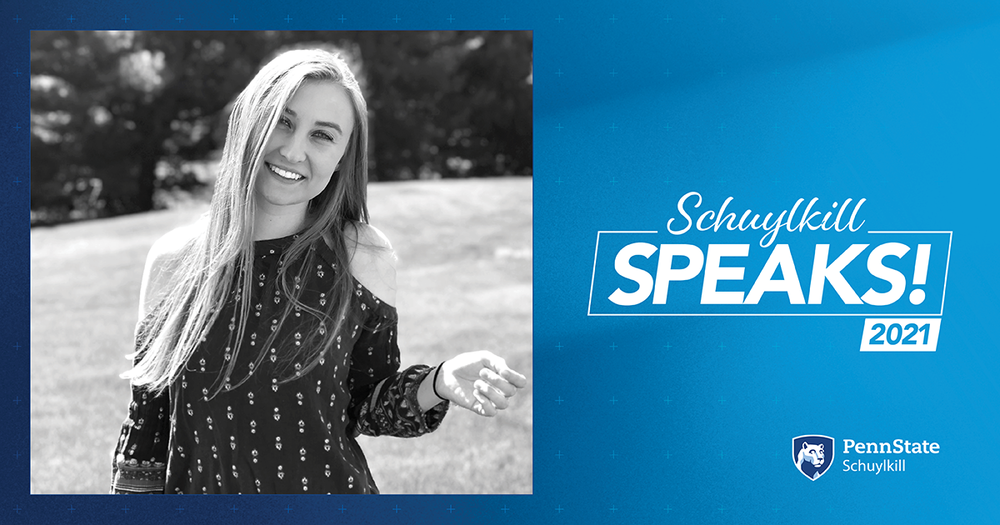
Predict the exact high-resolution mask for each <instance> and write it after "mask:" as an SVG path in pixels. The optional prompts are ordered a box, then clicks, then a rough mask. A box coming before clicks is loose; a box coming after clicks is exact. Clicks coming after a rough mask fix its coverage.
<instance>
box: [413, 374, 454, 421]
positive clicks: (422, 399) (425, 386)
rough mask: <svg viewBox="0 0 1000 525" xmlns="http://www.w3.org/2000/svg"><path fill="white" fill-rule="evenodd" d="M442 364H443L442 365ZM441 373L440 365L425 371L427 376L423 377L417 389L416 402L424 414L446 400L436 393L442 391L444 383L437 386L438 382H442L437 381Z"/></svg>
mask: <svg viewBox="0 0 1000 525" xmlns="http://www.w3.org/2000/svg"><path fill="white" fill-rule="evenodd" d="M442 364H444V363H442ZM440 372H441V365H438V366H437V367H436V368H431V369H429V370H428V371H427V375H426V376H424V379H423V381H421V382H420V386H419V387H418V389H417V401H418V402H419V403H420V409H421V410H422V411H424V412H426V411H428V410H430V409H432V408H434V407H436V406H438V405H439V404H441V403H442V402H444V401H447V399H445V398H443V397H441V395H440V394H439V393H438V392H442V391H443V390H444V383H443V382H442V383H441V385H438V384H437V382H438V381H443V379H439V376H440V375H441V374H440Z"/></svg>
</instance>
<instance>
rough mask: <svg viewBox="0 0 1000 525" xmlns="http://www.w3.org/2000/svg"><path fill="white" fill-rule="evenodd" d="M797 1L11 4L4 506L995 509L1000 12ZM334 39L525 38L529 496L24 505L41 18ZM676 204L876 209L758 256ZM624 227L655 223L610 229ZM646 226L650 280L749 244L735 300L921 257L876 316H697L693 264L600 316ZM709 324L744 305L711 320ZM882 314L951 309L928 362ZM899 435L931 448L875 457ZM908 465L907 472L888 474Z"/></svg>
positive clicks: (557, 513) (632, 517) (781, 303)
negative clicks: (781, 283) (342, 33)
mask: <svg viewBox="0 0 1000 525" xmlns="http://www.w3.org/2000/svg"><path fill="white" fill-rule="evenodd" d="M799 4H801V3H799V2H777V1H774V2H761V3H755V4H745V3H739V4H731V3H722V2H699V3H690V2H687V3H679V2H678V3H670V4H663V3H660V2H656V3H652V2H651V3H648V4H638V3H635V4H629V5H612V4H603V3H584V4H580V3H566V2H559V3H554V4H550V5H541V4H539V3H537V2H530V3H529V2H499V3H492V4H491V5H489V6H487V7H482V8H473V7H470V6H469V5H468V4H466V3H459V2H434V3H431V4H430V5H426V4H424V5H420V6H417V5H413V4H411V3H402V2H393V3H389V4H382V5H378V6H373V7H367V6H365V5H361V4H354V5H334V4H330V3H328V2H324V3H320V2H310V3H299V4H296V5H277V4H259V5H253V6H248V5H236V4H231V5H221V6H216V5H209V4H206V3H192V2H181V3H179V4H175V5H173V6H170V7H163V6H159V5H152V4H135V3H124V2H109V3H100V4H98V3H96V2H91V3H81V2H60V1H56V2H46V3H45V4H44V5H39V6H30V7H29V6H28V5H27V4H26V3H23V2H22V3H21V4H20V5H18V4H14V3H7V4H4V5H3V6H2V7H0V25H2V27H3V29H4V31H2V32H0V35H2V36H0V38H2V39H3V45H4V49H5V53H4V56H3V59H2V60H0V67H2V70H0V74H2V75H3V76H2V77H0V78H2V79H3V80H2V81H0V89H3V96H2V97H0V104H3V113H2V114H3V115H4V116H3V117H2V118H0V124H2V125H0V140H2V141H3V148H4V151H5V152H6V153H7V158H6V159H5V160H6V162H5V168H6V169H5V170H4V172H3V176H2V177H0V184H2V185H3V188H4V191H3V193H2V195H3V197H2V199H0V203H2V204H0V217H2V219H3V221H4V241H5V242H4V246H5V249H6V250H5V255H6V256H5V257H4V258H3V259H2V265H3V269H2V272H0V274H2V275H3V277H4V284H5V287H4V289H5V293H6V295H5V301H4V302H3V306H2V308H3V309H4V314H5V316H4V318H5V320H6V322H5V323H4V331H3V333H4V337H3V338H2V341H3V344H5V345H7V346H6V354H5V355H6V356H7V368H8V372H7V381H5V382H4V383H3V384H2V385H0V414H3V415H4V416H5V418H4V422H5V424H4V427H3V430H2V431H0V452H3V453H4V454H6V456H5V458H6V459H4V460H2V461H0V487H2V489H0V522H3V523H131V522H153V521H154V520H155V521H159V520H161V519H164V518H165V519H168V520H174V521H181V520H185V521H190V522H194V523H203V522H211V523H220V522H226V523H230V522H244V521H250V520H259V521H261V522H268V523H330V522H335V523H339V522H350V523H395V522H399V523H449V522H456V523H472V522H474V523H671V522H677V523H807V522H808V523H831V524H840V523H990V522H996V521H1000V497H998V495H1000V478H998V477H997V476H996V475H995V473H994V470H995V469H994V468H993V467H992V465H996V464H998V463H1000V447H997V446H995V443H996V442H997V441H998V440H1000V357H998V350H1000V349H998V340H1000V338H998V335H997V323H996V318H997V315H998V313H1000V306H998V304H1000V303H998V301H997V297H998V292H1000V289H998V288H1000V287H998V285H997V270H996V268H997V261H998V260H1000V257H998V256H1000V248H998V235H997V230H996V222H997V221H996V212H995V210H996V208H997V206H996V202H997V193H998V190H1000V182H998V180H1000V162H998V157H997V148H998V145H1000V127H998V126H997V123H998V122H1000V99H998V97H997V93H1000V60H998V53H997V51H998V50H1000V7H998V6H997V5H996V4H986V3H980V2H973V1H964V2H963V1H960V2H927V3H917V4H913V3H908V2H900V1H887V2H877V3H873V2H841V3H836V4H827V5H799ZM449 17H452V18H453V20H449ZM126 18H127V21H126V20H125V19H126ZM234 19H235V20H234ZM341 27H342V28H344V29H372V30H396V29H399V30H412V29H504V28H507V29H529V30H532V31H534V57H533V59H534V73H533V79H534V108H535V132H534V137H535V142H536V144H535V147H534V151H535V152H536V154H535V159H534V174H535V178H534V191H535V195H534V203H535V208H534V220H535V223H534V302H535V304H534V312H535V318H534V334H535V335H534V338H535V341H534V342H535V347H534V356H535V363H534V370H535V376H534V377H532V378H530V379H531V381H532V382H533V385H534V389H535V390H534V393H535V397H534V399H535V406H534V428H535V432H536V433H535V439H534V455H535V457H534V482H533V487H534V494H533V495H531V496H502V495H497V496H474V497H473V496H391V495H390V496H378V497H363V498H359V497H341V496H333V497H292V496H268V497H252V498H239V497H201V498H199V497H177V498H173V497H171V498H163V497H159V498H155V497H154V498H146V497H139V498H119V497H108V496H33V495H29V494H28V478H29V469H30V458H29V457H28V455H27V453H28V449H29V446H28V443H29V440H30V399H29V392H30V385H29V384H28V365H29V363H28V352H27V348H28V345H29V344H30V342H29V341H28V340H27V339H28V328H27V327H28V322H29V315H30V312H29V307H28V294H29V283H28V264H29V246H28V197H29V190H28V185H27V182H28V173H29V171H28V165H27V163H28V139H29V132H28V129H27V128H28V126H29V107H28V97H29V86H28V77H27V72H28V70H29V56H28V38H29V30H32V29H177V30H188V29H338V28H341ZM690 192H698V193H699V194H700V195H701V196H702V198H703V199H704V202H703V203H702V205H701V207H700V208H697V209H691V212H692V218H694V219H695V220H697V217H698V215H700V214H701V213H704V211H707V210H719V206H721V204H722V203H723V202H724V201H725V200H726V198H728V197H733V201H732V203H731V204H730V207H731V209H732V210H733V211H737V212H739V213H742V212H743V211H745V210H748V209H749V210H754V211H755V212H761V213H763V214H766V213H767V212H775V213H778V212H780V211H782V210H789V209H790V207H791V206H792V205H794V203H795V202H796V201H797V200H798V199H804V200H805V201H804V203H808V202H809V201H810V200H811V199H813V198H817V199H818V201H817V206H819V207H818V208H817V209H820V208H822V209H823V211H824V212H825V211H828V210H830V209H831V208H832V203H833V202H838V203H839V205H844V203H845V202H846V199H852V205H853V203H856V202H858V201H859V200H860V199H865V203H864V205H863V207H862V208H861V210H860V211H859V212H858V221H856V222H855V225H858V224H859V223H860V220H862V219H863V221H864V225H863V227H861V228H860V229H858V230H857V231H845V232H836V231H833V230H830V231H823V230H815V231H813V230H809V231H797V232H789V231H787V230H784V231H781V232H779V233H778V234H777V235H776V239H775V240H774V242H773V243H772V244H771V245H770V246H768V247H767V248H763V247H761V246H760V241H761V237H762V235H763V233H764V232H762V231H753V230H746V231H739V230H737V231H729V230H727V229H722V230H720V231H719V232H715V231H697V230H696V229H693V230H692V231H689V232H687V233H684V234H682V235H673V234H671V233H670V232H669V230H668V228H669V227H668V221H669V220H670V219H671V218H674V219H678V220H681V216H680V213H679V210H678V201H679V200H680V199H681V198H682V197H683V196H684V195H686V194H688V193H690ZM706 220H707V219H706ZM681 222H683V221H681ZM679 224H681V223H680V222H675V223H674V227H675V228H677V227H678V225H679ZM638 231H643V232H656V233H650V234H617V235H608V234H604V233H602V234H601V237H600V238H601V240H600V244H598V234H599V232H638ZM874 232H902V233H874ZM916 232H948V233H916ZM633 242H646V243H648V244H650V245H651V246H653V247H655V248H656V250H657V251H656V253H655V254H651V256H650V257H649V258H646V257H641V256H640V257H637V258H632V259H631V260H632V263H633V265H635V266H639V267H641V269H642V270H643V271H644V272H646V273H647V274H648V275H649V276H650V278H651V279H652V278H653V274H654V273H655V272H656V270H657V269H658V268H657V266H658V258H657V255H658V254H659V253H660V250H661V246H662V245H663V244H687V245H691V246H694V247H697V248H698V249H699V250H700V251H701V252H703V253H704V254H705V255H706V256H707V254H708V252H709V250H710V246H711V245H713V244H731V245H747V246H748V250H747V255H746V256H745V257H723V258H722V259H720V260H721V261H722V264H723V266H739V267H743V268H745V272H744V279H743V280H732V279H731V280H720V281H719V282H718V287H717V290H719V291H728V292H742V293H744V294H746V293H748V292H749V291H750V290H751V288H752V286H753V284H754V282H755V281H756V279H757V278H758V276H759V275H760V273H761V271H762V270H763V269H764V268H765V266H766V265H767V261H768V259H769V258H770V257H771V256H772V253H773V251H774V250H775V246H777V245H780V244H785V245H787V246H788V252H789V254H790V260H791V261H793V262H792V263H791V264H792V265H793V266H794V269H795V273H796V274H797V276H798V278H799V281H800V283H801V288H802V293H803V295H804V297H805V298H806V299H808V297H809V293H810V290H809V284H810V278H811V275H812V272H813V268H814V259H815V257H816V247H817V245H821V244H822V245H829V260H830V261H832V260H833V259H834V258H835V257H836V256H837V255H838V254H841V253H843V252H844V251H845V250H847V249H848V248H849V247H850V246H851V245H852V244H868V245H869V246H868V247H867V248H865V251H863V252H861V253H860V254H859V255H858V256H857V258H856V259H854V260H853V262H851V263H850V264H849V265H847V266H846V267H845V269H844V270H843V272H842V274H843V278H844V280H845V281H846V282H848V283H850V285H851V288H853V289H854V290H855V291H856V292H857V294H858V295H862V294H863V293H864V292H865V291H866V290H868V289H869V288H872V289H875V290H876V291H877V292H885V291H886V290H888V289H889V288H890V283H889V282H888V281H886V280H885V279H880V278H878V277H877V276H875V275H874V274H872V272H870V271H869V270H870V269H869V267H868V265H867V261H868V258H869V256H870V254H871V252H872V251H873V250H874V249H875V247H876V246H877V245H880V244H884V243H888V242H895V243H899V244H902V245H905V246H906V247H908V248H909V250H908V251H907V252H906V253H905V254H902V255H900V256H888V257H886V258H885V259H884V262H885V266H886V267H889V268H890V269H892V270H894V271H895V272H898V274H899V275H900V276H902V283H903V284H902V285H903V286H904V289H903V293H902V295H901V296H900V297H899V298H898V299H897V300H895V301H893V302H892V304H890V305H888V306H876V305H872V304H868V303H864V304H861V305H856V304H848V303H847V302H845V301H843V300H841V299H840V298H839V297H838V295H837V294H836V293H835V291H834V290H833V288H832V287H831V285H830V284H829V283H827V284H825V292H824V294H823V297H822V301H821V302H820V303H819V304H812V305H811V304H793V303H792V302H791V301H790V299H789V297H790V296H789V294H788V293H787V292H775V291H769V292H766V293H764V294H763V295H762V297H761V299H760V301H759V302H758V303H757V304H739V305H737V304H723V305H718V304H710V305H703V304H702V302H701V298H702V295H703V279H704V272H703V271H702V272H701V273H700V274H699V275H697V276H694V277H692V278H691V279H689V280H686V281H678V282H672V283H670V287H669V292H668V294H667V299H666V301H665V302H664V304H662V305H656V304H653V299H654V298H653V297H650V298H648V299H646V301H645V302H640V303H639V304H637V305H636V306H620V305H615V304H610V303H608V302H607V297H608V296H609V295H610V294H611V293H613V292H614V290H615V289H618V288H622V289H623V291H626V292H632V291H634V290H636V289H637V288H638V287H639V284H637V282H636V281H632V280H629V279H627V278H623V277H622V276H621V275H620V274H618V273H617V272H616V271H615V268H614V261H615V258H616V256H617V254H618V253H619V251H620V250H621V249H622V247H624V246H626V245H627V244H629V243H633ZM605 243H606V244H605ZM922 244H925V245H929V246H930V250H929V255H928V258H927V272H926V280H925V281H924V283H923V284H919V283H918V282H916V281H917V279H916V274H917V273H918V272H917V271H916V267H917V265H918V264H917V263H918V250H919V248H918V247H919V245H922ZM640 259H642V261H640ZM685 262H686V261H685V260H684V259H683V258H676V260H675V261H674V263H676V266H671V267H669V268H681V267H683V265H684V263H685ZM785 269H787V267H786V268H785ZM786 273H787V272H785V271H776V272H774V273H773V276H772V279H775V280H777V279H782V278H787V276H786V275H785V274H786ZM629 286H632V287H633V288H628V287H629ZM916 289H920V290H921V291H923V292H924V295H925V297H924V300H923V301H922V302H921V303H920V304H913V303H911V301H910V294H911V293H912V292H913V290H916ZM653 293H654V294H655V290H654V291H653ZM598 299H599V300H600V301H597V300H598ZM595 307H596V312H598V313H615V314H626V315H592V314H593V313H594V312H595ZM634 313H646V314H649V313H654V314H662V313H683V314H688V315H632V314H634ZM720 313H725V314H740V315H708V314H720ZM798 314H805V315H798ZM814 314H817V315H814ZM818 314H822V315H818ZM886 316H888V317H890V318H893V319H898V318H903V319H907V318H909V319H914V320H916V321H915V322H917V323H923V322H925V321H924V320H927V319H934V320H938V321H940V332H939V333H938V334H937V337H938V340H937V345H936V351H934V352H905V351H904V352H861V349H860V346H861V342H862V338H863V337H865V333H864V332H865V321H866V319H877V318H880V317H886ZM890 324H891V323H890ZM887 335H888V334H887ZM807 435H819V436H829V437H831V438H833V439H834V444H833V447H832V448H833V451H832V452H833V453H831V454H827V455H826V458H829V461H831V463H830V464H829V466H828V467H827V470H826V471H825V473H824V474H823V475H822V477H820V478H819V479H816V480H810V479H807V478H806V477H804V476H803V475H802V473H801V472H800V471H799V470H798V469H797V468H796V464H795V461H793V458H795V457H797V452H795V451H793V449H792V446H793V439H794V438H796V437H798V436H807ZM848 440H850V442H853V443H855V444H857V443H865V444H867V443H874V444H875V447H874V449H873V452H871V453H869V449H868V448H866V447H865V448H863V450H864V452H863V453H862V452H859V451H858V449H857V448H847V447H845V444H846V443H848ZM897 440H900V441H901V442H910V443H911V444H912V443H918V444H919V446H918V447H917V448H918V449H920V452H919V453H917V452H914V451H913V448H912V447H911V446H909V445H908V446H906V447H904V449H903V450H904V451H903V452H900V453H896V452H895V451H894V450H895V448H894V447H890V448H889V449H885V448H883V449H882V450H881V451H880V444H881V443H889V444H890V445H892V444H894V443H896V441H897ZM924 442H927V446H926V448H925V447H924V445H923V444H924ZM932 444H937V447H931V445H932ZM456 446H460V445H458V444H456ZM932 449H933V450H936V453H934V452H931V450H932ZM924 450H926V452H924ZM95 453H97V454H106V451H95ZM826 458H824V461H826V460H827V459H826ZM900 460H902V461H905V471H898V470H892V471H889V470H886V465H889V464H890V463H891V464H893V465H897V464H899V465H901V463H897V461H900ZM862 465H864V466H863V467H862ZM876 465H881V466H880V467H876ZM869 466H871V467H872V469H875V468H878V469H879V470H878V472H877V473H876V472H875V471H868V470H867V469H868V468H869ZM67 468H72V466H68V467H67ZM483 475H484V476H488V475H489V473H483Z"/></svg>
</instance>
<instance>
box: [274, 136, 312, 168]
mask: <svg viewBox="0 0 1000 525" xmlns="http://www.w3.org/2000/svg"><path fill="white" fill-rule="evenodd" d="M278 153H281V156H282V157H285V158H286V159H288V162H302V161H304V160H305V159H306V150H305V143H304V140H303V139H302V138H301V137H299V136H298V135H297V134H294V133H293V134H291V135H289V136H288V137H287V138H286V140H285V143H284V144H282V145H281V147H280V148H279V149H278Z"/></svg>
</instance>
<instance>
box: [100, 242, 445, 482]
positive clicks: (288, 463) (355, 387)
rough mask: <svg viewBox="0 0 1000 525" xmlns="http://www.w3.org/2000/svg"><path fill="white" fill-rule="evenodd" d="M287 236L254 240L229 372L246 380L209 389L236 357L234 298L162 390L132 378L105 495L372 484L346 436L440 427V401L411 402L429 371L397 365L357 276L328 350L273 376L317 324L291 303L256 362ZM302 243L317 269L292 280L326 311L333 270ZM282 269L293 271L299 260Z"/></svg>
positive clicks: (388, 314) (321, 252)
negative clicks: (246, 313) (425, 406)
mask: <svg viewBox="0 0 1000 525" xmlns="http://www.w3.org/2000/svg"><path fill="white" fill-rule="evenodd" d="M294 238H295V236H289V237H285V238H282V239H275V240H268V241H258V242H256V243H255V246H254V250H255V256H254V265H253V271H254V284H255V286H253V290H252V291H251V298H252V302H251V306H252V308H251V317H250V320H249V321H248V323H247V326H246V329H245V333H244V338H243V344H242V346H241V347H240V352H238V353H237V355H236V366H235V369H234V371H233V376H234V377H240V378H243V377H247V378H248V379H247V380H246V381H245V382H243V383H242V384H238V382H239V381H238V380H234V381H233V383H234V384H233V385H230V384H228V383H227V384H226V385H225V388H224V389H223V390H222V391H221V392H219V393H218V394H217V395H215V396H212V392H214V390H215V388H214V387H215V386H216V385H217V381H218V380H219V371H220V370H222V368H223V367H224V366H225V364H226V362H227V361H228V360H230V359H232V358H233V356H232V353H231V348H232V342H231V338H233V337H235V335H234V334H236V333H237V332H236V331H235V330H234V328H235V314H234V311H235V309H236V307H237V306H236V301H235V297H234V300H231V301H229V302H228V303H227V304H226V305H224V307H223V310H222V312H221V313H220V315H219V318H218V319H219V320H218V321H217V322H216V324H215V326H213V327H212V329H211V330H210V332H209V335H208V336H207V338H206V340H205V342H204V343H203V344H202V345H201V346H199V348H197V349H196V351H195V353H194V354H193V355H192V357H191V359H190V361H189V362H188V365H187V367H186V368H185V370H184V372H182V374H181V376H180V378H179V380H178V381H176V382H175V383H174V384H173V385H171V386H170V388H169V389H168V392H166V393H164V394H163V395H160V396H155V395H153V394H152V393H147V392H145V391H144V390H142V389H140V388H135V387H133V389H132V402H131V404H130V405H129V414H128V418H127V419H126V420H125V422H124V424H123V425H122V432H121V437H120V438H119V440H118V444H117V447H116V449H115V458H114V462H113V465H112V472H113V476H112V486H111V491H112V492H113V493H160V492H165V493H168V494H169V493H177V494H183V493H198V494H204V493H228V494H235V493H242V494H248V493H271V494H325V493H331V494H344V493H378V488H377V487H376V486H375V482H374V480H372V476H371V472H370V471H369V469H368V463H367V461H366V460H365V456H364V453H363V452H362V451H361V448H360V447H359V446H358V442H357V441H356V440H355V438H356V437H357V436H358V435H359V434H362V433H363V434H366V435H371V436H378V435H392V436H397V437H412V436H418V435H421V434H424V433H427V432H431V431H433V430H435V429H436V428H437V427H438V425H440V423H441V419H442V418H443V417H444V414H445V412H447V409H448V403H447V402H445V403H441V404H439V405H437V406H436V407H434V408H433V409H431V410H429V411H427V412H421V410H420V407H419V404H418V402H417V388H418V386H419V385H420V382H421V381H422V380H423V379H424V378H425V377H426V376H427V375H428V373H430V372H431V371H432V369H431V368H428V367H427V366H423V365H417V366H413V367H410V368H407V369H406V370H404V371H402V372H399V371H398V370H399V347H398V346H397V340H396V325H397V323H396V321H397V318H396V309H395V308H394V307H392V306H391V305H389V304H386V303H383V302H381V301H380V300H379V299H378V297H376V296H374V295H373V294H372V293H371V292H370V291H369V290H368V289H367V288H365V287H364V286H362V285H361V284H360V283H358V282H357V281H356V280H355V281H354V286H355V294H354V296H353V297H352V302H351V306H350V311H349V314H348V316H347V320H346V321H345V322H344V323H343V324H342V328H341V330H340V332H339V333H331V334H330V337H335V338H336V341H337V344H336V345H334V347H333V350H332V351H333V353H332V354H330V355H327V354H326V353H325V352H324V354H323V355H322V356H321V357H320V359H319V361H318V365H317V366H316V367H315V368H313V369H312V370H309V371H308V372H307V373H305V374H303V375H302V377H300V378H297V379H295V380H293V381H290V382H286V383H279V380H278V379H277V377H275V375H276V374H275V372H276V371H275V367H276V366H277V365H280V364H282V361H281V359H282V348H281V346H282V344H283V343H284V344H292V343H294V344H295V345H299V344H301V341H305V340H306V338H304V333H303V332H305V331H306V330H316V329H317V328H318V329H319V330H320V334H322V333H323V328H322V327H317V326H316V325H317V321H316V320H315V318H314V317H313V316H311V315H308V314H303V312H299V311H296V312H295V313H294V317H293V318H291V319H289V320H286V321H285V323H283V325H282V327H281V329H280V330H279V333H278V337H277V338H275V339H274V341H275V344H274V346H276V347H277V348H271V349H269V351H268V352H267V353H266V354H265V356H266V357H265V359H263V361H259V364H256V365H255V363H254V361H255V358H257V357H258V355H259V350H260V347H259V346H258V345H263V344H265V343H266V341H267V339H268V336H269V335H270V332H271V330H273V329H274V328H275V327H272V325H276V324H277V323H278V319H277V317H278V316H279V315H280V313H281V312H282V311H283V306H284V305H283V304H281V303H282V301H283V300H284V298H283V297H282V296H281V292H280V289H279V288H278V286H277V281H278V279H277V275H278V268H279V266H280V265H281V264H283V262H282V261H281V260H280V257H281V253H282V251H283V250H284V249H286V248H287V247H288V246H289V245H290V244H291V242H292V240H293V239H294ZM310 249H311V250H315V251H316V255H318V257H315V258H314V259H313V260H314V263H313V264H314V265H315V268H314V269H312V270H310V272H309V273H308V277H307V278H306V279H305V282H298V281H297V282H296V286H303V290H302V295H301V296H300V300H301V301H302V302H303V303H305V304H306V305H308V306H312V307H314V308H318V309H323V310H325V308H324V306H325V305H326V302H327V301H328V300H332V298H331V297H329V295H330V290H331V289H332V284H333V276H334V273H335V272H336V271H337V269H336V265H335V264H334V258H333V253H332V251H331V250H330V248H329V247H328V246H327V245H326V243H325V242H323V241H322V240H321V241H319V242H317V243H316V244H315V245H314V246H313V247H311V248H310ZM290 264H293V265H294V264H296V263H294V262H293V263H290ZM298 264H299V265H301V264H302V263H301V261H300V262H299V263H298ZM288 270H289V271H290V272H291V273H290V274H289V275H299V274H298V270H299V267H290V268H289V269H288ZM313 270H314V271H313ZM235 293H239V290H237V291H236V292H235ZM234 295H235V294H234ZM141 329H142V326H140V330H141ZM285 342H287V343H285ZM255 366H256V370H255ZM295 366H296V369H298V368H299V367H300V366H305V363H301V364H300V363H296V364H295Z"/></svg>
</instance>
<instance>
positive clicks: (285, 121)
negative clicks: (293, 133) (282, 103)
mask: <svg viewBox="0 0 1000 525" xmlns="http://www.w3.org/2000/svg"><path fill="white" fill-rule="evenodd" d="M278 124H281V125H282V126H285V127H286V128H290V127H292V121H290V120H288V117H281V118H280V119H278Z"/></svg>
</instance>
